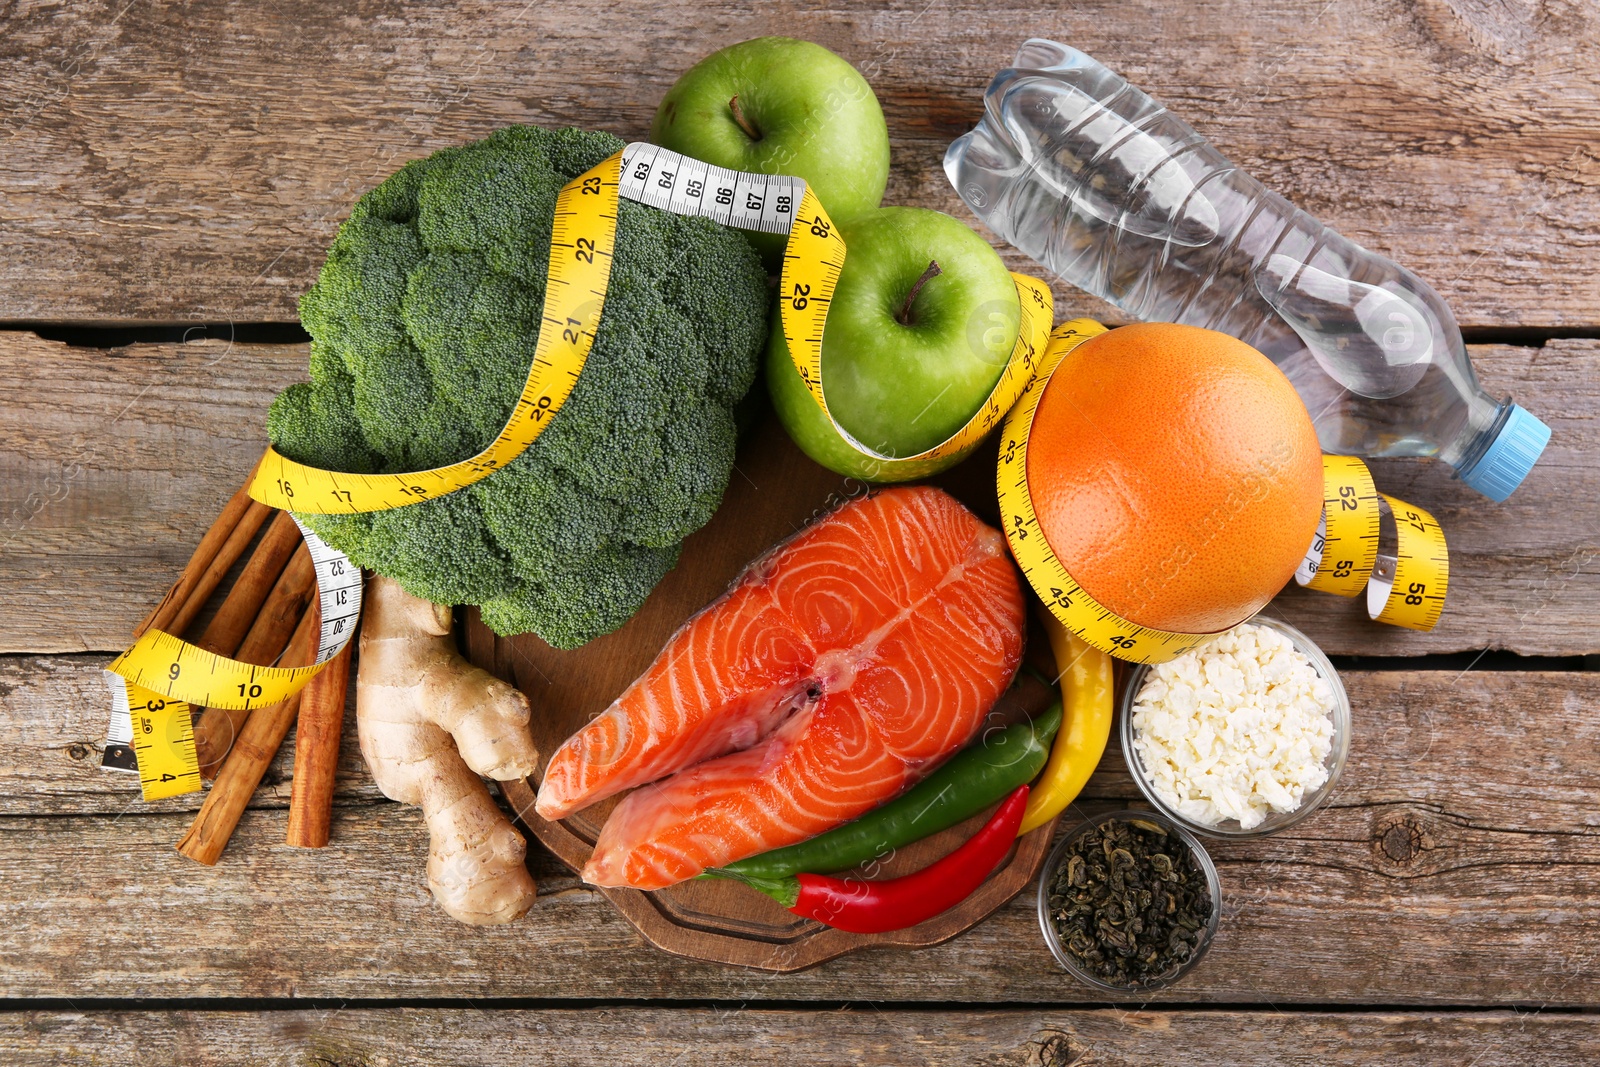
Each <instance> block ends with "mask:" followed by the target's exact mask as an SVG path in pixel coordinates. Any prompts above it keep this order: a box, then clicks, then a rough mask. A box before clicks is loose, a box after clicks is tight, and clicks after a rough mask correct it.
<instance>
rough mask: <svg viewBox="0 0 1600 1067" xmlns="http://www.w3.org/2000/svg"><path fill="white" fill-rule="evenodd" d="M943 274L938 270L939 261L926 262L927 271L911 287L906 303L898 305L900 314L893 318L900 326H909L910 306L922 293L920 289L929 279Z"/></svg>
mask: <svg viewBox="0 0 1600 1067" xmlns="http://www.w3.org/2000/svg"><path fill="white" fill-rule="evenodd" d="M943 273H944V271H943V270H942V269H941V268H940V266H939V261H938V260H937V259H930V260H928V269H927V270H925V271H923V272H922V277H920V278H918V279H917V280H916V282H915V284H913V285H912V286H911V291H910V292H909V293H907V294H906V302H905V303H904V304H902V305H900V314H898V315H896V316H895V318H896V319H898V320H899V322H900V325H902V326H910V325H911V305H912V303H914V302H915V301H916V299H917V294H918V293H920V292H922V287H923V286H924V285H927V284H928V282H929V281H930V280H931V279H934V278H937V277H938V276H939V275H941V274H943Z"/></svg>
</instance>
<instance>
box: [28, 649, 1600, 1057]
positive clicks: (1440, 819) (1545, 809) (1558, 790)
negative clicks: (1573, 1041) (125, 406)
mask: <svg viewBox="0 0 1600 1067" xmlns="http://www.w3.org/2000/svg"><path fill="white" fill-rule="evenodd" d="M46 662H48V661H46ZM19 681H20V680H19ZM1346 683H1347V685H1348V687H1349V690H1350V695H1351V699H1352V702H1353V704H1354V707H1355V730H1354V735H1353V736H1354V743H1353V746H1352V750H1351V754H1350V760H1349V764H1348V766H1347V767H1346V769H1345V773H1344V775H1343V777H1342V778H1341V780H1340V783H1339V786H1338V789H1337V792H1336V794H1335V796H1334V798H1333V801H1332V806H1331V807H1330V808H1329V809H1327V810H1325V811H1322V812H1319V813H1316V814H1315V815H1313V816H1311V817H1310V818H1308V819H1306V820H1305V821H1304V822H1302V823H1300V824H1298V825H1296V826H1295V827H1293V828H1292V829H1290V830H1287V831H1285V832H1284V833H1282V834H1280V835H1278V836H1275V837H1272V838H1268V839H1265V840H1262V841H1256V842H1229V843H1219V844H1216V845H1215V846H1213V847H1212V848H1211V852H1212V855H1213V857H1214V858H1215V859H1216V861H1217V864H1218V867H1219V870H1220V872H1221V877H1222V882H1223V905H1224V916H1223V924H1222V929H1221V932H1220V933H1219V935H1218V937H1217V940H1216V942H1215V944H1214V946H1213V948H1212V950H1211V952H1210V953H1209V954H1208V956H1207V958H1206V959H1205V961H1203V962H1202V963H1201V964H1200V966H1199V967H1198V968H1197V969H1196V970H1195V971H1194V972H1193V974H1191V975H1190V976H1188V977H1187V978H1186V979H1185V980H1184V981H1183V982H1181V983H1180V984H1179V985H1178V986H1176V987H1174V988H1173V989H1172V990H1169V991H1166V992H1163V993H1159V994H1156V995H1154V996H1153V997H1152V998H1151V999H1152V1001H1153V1002H1165V1003H1198V1002H1209V1003H1235V1004H1262V1003H1272V1004H1277V1005H1280V1006H1282V1005H1290V1004H1300V1005H1312V1004H1318V1003H1338V1004H1346V1005H1361V1004H1374V1003H1381V1004H1391V1005H1393V1004H1432V1005H1438V1006H1448V1005H1455V1006H1464V1005H1501V1006H1504V1005H1508V1004H1518V1005H1526V1006H1547V1007H1562V1006H1565V1007H1581V1006H1586V1005H1593V1004H1595V1003H1597V1002H1600V897H1597V892H1600V891H1597V889H1596V886H1595V882H1594V878H1593V876H1592V872H1593V870H1594V869H1595V867H1596V866H1597V865H1600V815H1597V814H1596V813H1595V808H1594V802H1593V798H1594V797H1595V796H1596V795H1600V765H1597V763H1596V761H1595V759H1594V757H1593V753H1594V752H1595V751H1596V750H1597V747H1600V675H1595V674H1578V673H1569V674H1541V673H1532V672H1529V673H1497V674H1488V673H1481V674H1480V673H1476V672H1473V673H1468V674H1465V675H1463V676H1457V675H1456V674H1455V673H1453V672H1418V671H1412V672H1407V671H1395V672H1381V673H1362V672H1351V673H1350V674H1348V675H1347V677H1346ZM12 684H13V685H14V686H15V685H16V682H13V683H12ZM24 685H26V683H24ZM14 691H15V690H14ZM13 703H14V701H10V700H8V701H5V702H3V703H0V712H3V713H5V714H10V712H9V711H8V710H6V709H9V708H10V706H11V705H12V704H13ZM4 732H5V733H6V734H7V735H14V736H20V737H21V738H23V739H24V741H25V742H26V741H27V739H28V738H30V737H37V736H39V735H40V733H42V730H41V728H40V727H39V726H34V727H32V728H31V729H18V728H17V727H15V726H12V725H10V724H7V725H6V726H5V728H4ZM54 745H55V746H59V740H57V741H55V742H54ZM36 751H37V752H40V753H41V757H40V758H41V760H43V759H44V758H46V757H47V758H49V759H51V760H53V761H54V763H53V764H49V765H44V766H41V767H39V768H38V770H37V771H36V772H35V773H34V776H32V777H28V776H20V777H19V776H14V777H13V780H11V781H8V782H6V783H4V784H5V788H4V789H0V795H4V796H6V797H7V799H6V801H5V803H6V805H7V809H6V810H7V811H8V812H9V813H10V814H7V815H5V816H3V817H0V995H6V996H12V997H121V996H126V995H128V991H129V990H130V989H132V990H141V991H148V994H156V993H159V995H161V996H164V997H175V998H176V997H357V998H384V997H471V998H486V997H553V998H574V997H589V998H602V999H626V998H652V997H654V998H670V999H679V1000H704V999H727V1000H733V1001H744V1000H801V999H805V1000H811V999H815V1000H848V1001H866V1000H872V1001H919V1000H920V1001H935V1002H956V1001H959V1002H967V1003H973V1004H1007V1003H1034V1004H1043V1003H1082V1002H1086V1001H1092V1000H1094V999H1095V997H1094V994H1093V993H1092V992H1091V991H1090V990H1088V989H1087V988H1084V987H1080V986H1077V985H1075V984H1074V983H1073V982H1071V981H1070V980H1069V979H1068V978H1067V976H1066V975H1065V974H1064V973H1062V972H1061V971H1059V970H1058V969H1057V968H1056V967H1055V965H1054V963H1053V962H1052V961H1051V959H1050V957H1049V955H1048V953H1047V952H1046V949H1045V946H1044V944H1043V942H1042V940H1041V938H1040V935H1039V930H1038V924H1037V920H1036V916H1035V912H1034V908H1033V902H1032V901H1031V900H1030V899H1028V895H1027V894H1024V895H1023V896H1022V897H1020V898H1018V899H1015V900H1013V901H1012V902H1011V903H1010V904H1008V905H1007V906H1006V907H1004V908H1002V909H1001V910H1000V911H998V912H997V913H996V914H995V915H993V916H992V917H990V918H989V919H988V920H986V921H985V922H983V923H981V924H979V925H978V926H976V927H974V928H973V929H972V930H970V931H968V932H967V933H965V934H963V935H962V936H961V937H959V938H956V939H955V940H954V941H950V942H947V943H946V944H943V945H940V946H937V947H934V948H929V949H923V950H919V951H917V952H910V953H899V952H896V953H893V954H891V953H889V952H865V953H860V954H854V955H851V956H846V957H842V958H841V959H838V960H834V961H832V962H829V963H825V964H823V965H821V966H820V967H817V968H815V969H813V970H810V971H805V972H802V973H799V974H793V975H769V974H763V973H760V972H757V971H753V970H748V969H740V968H729V967H720V966H715V965H710V964H702V963H695V962H692V961H688V960H682V959H677V958H674V957H671V956H668V955H666V954H664V953H661V952H659V951H657V950H655V949H653V948H650V947H649V946H648V945H646V944H645V943H644V942H643V940H642V939H641V938H640V937H639V935H638V934H637V933H636V932H635V931H634V930H633V929H632V927H630V926H629V925H628V923H627V922H626V921H625V920H624V919H622V917H621V916H619V915H617V914H616V912H615V910H614V909H613V908H612V906H611V905H610V903H609V902H607V901H606V900H605V899H604V898H603V897H602V896H601V895H600V894H599V893H598V892H596V891H594V890H592V889H589V888H587V887H584V886H582V885H581V884H580V883H578V882H577V881H576V879H574V878H573V877H572V876H571V875H570V873H568V872H567V871H566V870H565V869H564V868H563V867H561V866H560V865H559V864H558V863H557V862H556V861H555V860H554V858H553V857H551V856H550V855H549V854H548V853H546V852H544V850H543V849H541V848H538V847H537V846H535V847H534V848H532V849H530V853H531V855H532V857H533V858H532V865H533V871H534V874H535V876H536V878H537V879H538V880H539V883H540V898H539V902H538V903H537V904H536V905H535V906H534V908H533V910H532V911H531V912H530V913H529V914H528V915H527V916H526V917H525V918H524V919H522V920H520V921H518V922H517V923H514V924H512V925H510V926H506V927H495V928H484V929H473V928H467V927H463V926H461V925H460V924H458V923H455V922H453V921H452V920H450V919H448V918H447V917H446V916H444V915H443V913H441V912H440V911H439V910H438V909H437V908H436V907H435V906H434V905H433V903H432V900H431V898H430V896H429V894H428V891H427V887H426V884H425V882H424V878H423V868H424V865H425V860H426V853H427V841H426V837H425V834H424V832H423V827H422V823H421V818H420V816H419V815H418V813H417V812H416V811H414V810H412V809H407V808H401V807H399V806H398V805H394V804H389V803H380V802H369V801H368V800H367V797H368V796H369V794H367V793H365V792H364V791H357V792H354V793H352V794H350V795H348V796H347V797H345V798H341V801H340V803H339V806H338V807H337V809H336V812H335V817H334V824H333V841H332V844H331V845H330V847H329V848H327V849H323V850H318V851H314V852H309V851H306V850H301V849H292V848H289V847H287V846H285V845H283V844H282V841H283V826H284V818H285V815H284V812H283V811H282V810H278V809H281V803H282V801H281V800H274V801H273V803H274V805H275V809H274V810H260V809H259V808H258V809H257V810H254V811H251V812H249V813H247V814H246V816H245V818H244V821H243V822H242V823H241V825H240V828H239V832H238V834H237V835H236V836H235V839H234V841H233V844H232V845H231V846H230V848H229V851H228V854H227V855H226V856H225V857H224V858H223V861H222V862H221V863H220V864H219V865H218V866H217V867H215V868H212V869H204V868H200V867H198V866H197V865H195V864H192V863H190V862H188V861H187V860H184V859H183V858H182V857H180V856H179V855H178V854H177V853H176V852H174V851H173V848H172V845H173V842H174V841H175V840H177V838H178V836H179V835H180V834H181V833H182V832H183V828H184V826H185V825H186V824H187V822H188V817H187V815H186V814H184V813H182V812H171V813H154V814H145V813H144V812H145V811H146V809H144V808H142V807H141V806H139V805H137V804H133V803H131V801H132V795H133V794H132V789H131V786H129V785H127V784H122V785H120V786H119V788H120V789H121V790H122V791H123V792H122V801H123V802H122V803H121V804H119V805H118V806H116V807H115V808H114V809H112V808H111V806H110V803H109V792H110V788H111V786H110V785H109V784H106V783H105V782H104V776H103V774H102V772H100V771H98V770H96V769H94V768H92V767H91V766H88V765H87V763H86V762H80V763H79V764H76V765H71V764H67V761H66V759H65V757H63V756H62V755H60V754H59V748H58V747H56V748H54V749H52V748H51V747H50V746H44V747H43V748H41V749H34V748H32V747H30V746H29V745H28V744H23V745H21V746H19V747H17V748H15V749H13V750H12V753H11V756H10V759H9V761H8V762H9V763H10V764H12V765H17V766H28V765H29V764H30V763H31V762H32V760H33V756H34V753H35V752H36ZM75 767H77V768H80V769H74V768H75ZM97 776H98V777H97ZM356 776H357V777H358V778H359V779H360V780H362V781H364V779H365V776H364V773H363V772H359V771H357V772H356ZM29 788H32V789H33V790H34V793H35V794H36V799H33V800H31V801H30V800H29V798H28V796H27V794H26V792H25V791H26V790H28V789H29ZM362 789H363V790H364V789H365V787H364V786H363V787H362ZM1134 795H1135V788H1134V785H1133V783H1132V781H1131V780H1129V778H1128V776H1127V773H1126V771H1125V770H1123V769H1122V767H1121V764H1120V754H1119V753H1117V752H1116V751H1112V752H1109V753H1108V754H1107V756H1106V758H1105V760H1104V761H1103V762H1102V764H1101V769H1100V771H1099V773H1097V774H1096V775H1095V776H1094V778H1093V779H1092V780H1091V782H1090V784H1089V787H1088V789H1087V791H1086V797H1087V798H1088V799H1086V800H1084V801H1082V802H1081V803H1079V804H1078V805H1076V806H1075V808H1074V812H1075V813H1076V814H1080V815H1082V814H1092V813H1097V812H1102V811H1106V810H1109V809H1112V808H1115V807H1120V806H1123V805H1125V804H1126V803H1127V802H1128V800H1129V799H1131V798H1132V797H1133V796H1134ZM74 806H76V807H77V808H79V809H80V810H84V811H92V812H105V811H108V810H116V811H118V812H121V811H124V810H126V811H127V812H128V814H127V815H124V816H123V817H121V818H115V819H113V818H107V817H105V815H103V814H94V815H65V814H57V815H53V816H52V815H45V814H27V813H26V812H29V811H33V812H41V813H42V812H65V811H69V810H73V808H74ZM1071 822H1072V820H1071V818H1070V816H1069V818H1068V819H1067V820H1064V823H1063V825H1064V826H1069V825H1071ZM42 857H47V859H42ZM133 900H141V901H144V902H145V903H146V904H147V905H148V908H147V909H145V911H144V912H143V913H140V912H139V911H136V910H135V909H132V908H128V907H125V906H123V905H124V904H125V903H126V902H131V901H133ZM1174 1047H1176V1046H1174Z"/></svg>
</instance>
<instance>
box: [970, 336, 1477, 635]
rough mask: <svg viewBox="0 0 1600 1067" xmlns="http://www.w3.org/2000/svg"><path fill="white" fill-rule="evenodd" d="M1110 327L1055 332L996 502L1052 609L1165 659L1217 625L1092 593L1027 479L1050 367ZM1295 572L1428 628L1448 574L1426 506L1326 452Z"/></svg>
mask: <svg viewBox="0 0 1600 1067" xmlns="http://www.w3.org/2000/svg"><path fill="white" fill-rule="evenodd" d="M1105 332H1106V328H1105V327H1104V326H1102V325H1101V324H1100V323H1098V322H1094V321H1092V320H1090V319H1074V320H1072V321H1071V322H1067V323H1064V324H1062V325H1061V326H1058V327H1057V328H1056V329H1055V331H1054V332H1053V333H1052V334H1051V336H1050V343H1049V345H1048V346H1047V348H1046V350H1045V355H1044V358H1043V360H1042V361H1041V364H1040V366H1039V372H1038V375H1037V376H1036V377H1035V378H1034V379H1033V380H1032V382H1030V383H1029V384H1028V387H1027V389H1026V390H1025V391H1024V393H1023V395H1022V399H1021V400H1020V401H1019V402H1018V403H1017V405H1016V406H1015V407H1014V408H1012V410H1011V414H1010V415H1009V416H1008V417H1007V418H1006V422H1005V429H1004V431H1003V434H1002V437H1001V441H1000V462H999V463H998V465H997V468H998V470H997V479H996V483H997V487H998V489H999V496H1000V510H1001V514H1002V516H1003V519H1004V526H1005V531H1006V538H1007V540H1008V541H1009V542H1010V544H1011V551H1012V554H1013V555H1014V556H1015V557H1016V560H1017V563H1018V565H1019V566H1021V568H1022V571H1023V573H1024V574H1026V575H1027V577H1028V582H1029V584H1030V585H1032V586H1033V589H1034V591H1035V592H1036V593H1038V595H1039V598H1040V599H1041V600H1043V601H1044V603H1045V606H1046V607H1048V608H1049V609H1050V612H1051V614H1053V615H1055V617H1056V618H1058V619H1060V620H1061V622H1062V623H1063V624H1064V625H1065V626H1066V627H1067V628H1068V629H1070V630H1072V631H1073V632H1074V633H1076V634H1077V635H1078V636H1079V637H1082V638H1083V639H1084V640H1085V641H1087V642H1089V643H1090V644H1092V645H1094V646H1095V647H1096V648H1098V649H1100V650H1101V651H1103V652H1105V653H1107V654H1109V655H1112V656H1116V657H1118V658H1119V659H1126V660H1132V661H1133V662H1136V663H1161V662H1164V661H1166V660H1169V659H1172V658H1173V657H1175V656H1178V655H1181V654H1182V653H1184V652H1187V651H1189V650H1190V649H1192V648H1194V647H1196V646H1197V645H1200V644H1201V643H1203V642H1204V641H1206V640H1208V639H1210V638H1211V637H1212V636H1214V635H1212V634H1190V633H1180V632H1176V631H1170V630H1157V629H1153V628H1151V627H1148V626H1140V625H1138V624H1137V623H1133V622H1130V621H1128V620H1127V619H1124V618H1122V617H1121V616H1120V615H1118V614H1117V613H1116V612H1114V611H1112V610H1111V609H1109V608H1107V607H1105V606H1104V605H1103V604H1101V603H1099V602H1098V601H1097V600H1095V599H1094V597H1092V596H1090V595H1089V594H1088V592H1086V591H1085V590H1084V588H1083V587H1082V586H1080V585H1079V584H1078V583H1077V582H1076V581H1074V580H1073V578H1072V575H1071V574H1069V573H1068V571H1067V568H1066V567H1065V566H1064V565H1063V564H1062V562H1061V560H1060V559H1058V558H1057V557H1056V554H1055V553H1054V552H1053V551H1052V550H1051V548H1050V545H1049V542H1047V541H1046V540H1045V535H1044V530H1043V529H1042V528H1041V526H1040V525H1039V517H1038V514H1037V513H1036V512H1035V511H1034V507H1033V497H1032V494H1031V493H1030V492H1029V489H1028V462H1027V454H1028V437H1029V434H1030V432H1031V431H1032V428H1033V420H1034V416H1035V415H1036V414H1037V413H1038V410H1039V401H1040V399H1041V398H1042V397H1043V396H1044V391H1045V388H1046V387H1047V386H1048V385H1049V383H1050V377H1051V375H1052V374H1053V373H1054V372H1055V369H1056V367H1057V366H1058V365H1059V364H1060V363H1061V360H1062V359H1063V358H1065V357H1066V355H1067V354H1068V353H1069V352H1071V351H1072V350H1073V349H1075V348H1077V347H1078V346H1079V345H1080V344H1082V343H1083V342H1085V341H1087V340H1089V339H1090V338H1091V337H1095V336H1097V335H1099V334H1102V333H1105ZM1386 515H1387V516H1389V517H1390V519H1391V522H1392V524H1393V527H1394V537H1395V546H1396V547H1395V552H1394V554H1393V555H1385V554H1382V553H1380V551H1379V546H1380V538H1381V534H1382V530H1383V519H1384V517H1385V516H1386ZM1295 578H1296V580H1297V581H1298V582H1299V583H1300V584H1301V585H1304V586H1307V587H1308V588H1311V589H1318V590H1321V591H1324V592H1329V593H1334V594H1337V595H1339V596H1355V595H1357V594H1358V593H1360V592H1361V591H1362V590H1363V589H1365V590H1366V592H1367V613H1368V614H1369V615H1370V616H1371V617H1372V618H1373V619H1375V620H1376V621H1378V622H1383V623H1388V624H1390V625H1394V626H1404V627H1407V628H1410V629H1413V630H1431V629H1432V628H1433V626H1434V624H1435V623H1437V622H1438V621H1439V614H1440V612H1441V611H1442V610H1443V609H1444V598H1445V593H1446V591H1447V588H1448V585H1449V579H1450V563H1449V554H1448V552H1447V550H1446V547H1445V539H1444V532H1443V531H1442V530H1441V529H1440V528H1439V524H1438V522H1436V521H1435V520H1434V518H1433V516H1432V515H1430V514H1428V513H1427V512H1426V511H1424V510H1423V509H1421V508H1419V507H1416V506H1414V505H1411V504H1407V503H1404V502H1403V501H1399V500H1395V499H1394V498H1392V497H1388V496H1384V495H1383V494H1381V493H1379V492H1378V491H1377V488H1376V487H1375V486H1374V485H1373V482H1372V475H1371V473H1370V472H1369V471H1368V470H1367V466H1366V464H1365V463H1363V462H1361V460H1359V459H1356V458H1355V457H1353V456H1324V457H1323V516H1322V521H1321V523H1320V524H1319V525H1318V528H1317V533H1316V535H1315V536H1314V537H1313V538H1312V542H1311V547H1310V549H1309V550H1308V551H1307V553H1306V557H1305V559H1304V560H1302V561H1301V564H1300V569H1299V571H1298V572H1297V573H1296V575H1295Z"/></svg>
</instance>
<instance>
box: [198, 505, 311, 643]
mask: <svg viewBox="0 0 1600 1067" xmlns="http://www.w3.org/2000/svg"><path fill="white" fill-rule="evenodd" d="M301 544H304V541H303V540H302V538H301V537H300V527H298V526H296V525H295V522H294V519H293V518H292V517H291V516H290V515H289V513H288V512H287V511H280V512H278V514H277V516H276V517H275V518H274V519H273V520H272V524H271V525H270V526H268V527H267V532H266V533H264V534H262V535H261V543H260V544H258V545H256V550H255V551H254V552H252V553H251V554H250V559H249V562H247V563H246V564H245V565H244V570H242V571H240V572H239V577H238V578H237V579H236V580H235V581H234V583H233V588H232V589H229V590H228V595H227V597H226V598H225V599H224V600H223V601H222V606H221V607H219V608H218V609H217V613H216V615H215V616H213V617H212V619H211V621H210V622H209V623H207V624H206V629H205V632H204V633H203V634H201V635H200V640H199V641H197V642H196V644H198V645H199V646H200V647H201V648H204V649H206V650H207V651H210V652H220V653H221V654H222V655H224V656H232V655H233V654H234V653H236V652H237V651H238V650H239V646H240V644H241V643H242V642H243V641H244V639H245V635H246V634H248V633H249V632H250V628H251V626H252V625H253V624H254V623H255V620H256V616H257V615H258V614H259V613H260V611H261V607H262V605H263V604H264V603H265V602H266V599H267V596H268V595H269V594H270V593H271V592H272V589H273V587H274V585H276V584H277V581H278V578H279V577H280V576H281V575H282V574H283V568H284V566H285V565H286V564H287V563H288V562H289V558H290V557H291V556H293V555H294V551H295V549H296V548H297V547H298V546H300V545H301ZM278 651H281V649H280V650H278ZM276 654H277V653H276V652H274V655H276Z"/></svg>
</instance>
